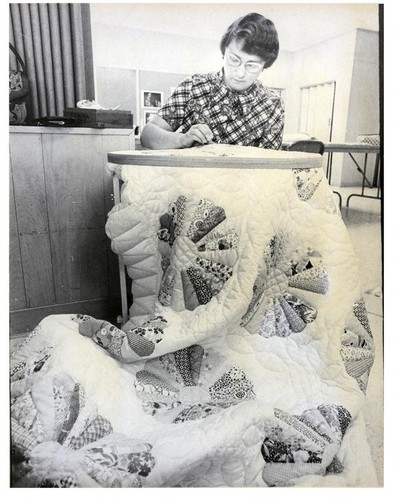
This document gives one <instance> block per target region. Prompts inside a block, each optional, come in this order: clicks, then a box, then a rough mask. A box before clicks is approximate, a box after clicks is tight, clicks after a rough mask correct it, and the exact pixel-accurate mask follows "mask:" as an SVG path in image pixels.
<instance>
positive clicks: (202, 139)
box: [182, 123, 214, 148]
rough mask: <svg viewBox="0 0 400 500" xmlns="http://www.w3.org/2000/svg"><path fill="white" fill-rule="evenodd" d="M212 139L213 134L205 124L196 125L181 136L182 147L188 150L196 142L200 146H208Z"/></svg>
mask: <svg viewBox="0 0 400 500" xmlns="http://www.w3.org/2000/svg"><path fill="white" fill-rule="evenodd" d="M213 137H214V134H213V133H212V132H211V129H210V127H209V126H208V125H207V124H205V123H196V125H192V126H191V127H190V129H189V130H188V131H187V132H186V133H185V134H182V147H183V148H190V147H192V146H193V144H194V143H196V142H197V143H199V144H200V145H204V144H208V143H209V142H211V141H212V139H213Z"/></svg>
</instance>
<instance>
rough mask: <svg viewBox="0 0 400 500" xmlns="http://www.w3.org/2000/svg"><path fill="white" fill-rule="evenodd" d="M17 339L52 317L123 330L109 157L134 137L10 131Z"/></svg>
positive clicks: (85, 131)
mask: <svg viewBox="0 0 400 500" xmlns="http://www.w3.org/2000/svg"><path fill="white" fill-rule="evenodd" d="M9 146H10V254H9V257H10V273H9V274H10V276H9V278H10V279H9V283H10V332H11V335H18V334H20V333H21V334H22V333H26V332H29V331H31V330H32V329H33V328H34V327H35V326H36V325H37V323H38V322H39V321H40V320H41V319H42V318H44V317H45V316H47V315H49V314H59V313H61V314H63V313H83V314H89V315H91V316H95V317H97V318H101V319H107V320H109V321H112V322H113V323H115V322H116V318H117V316H118V314H120V312H121V311H120V307H121V306H120V289H119V274H118V258H117V256H116V255H115V254H114V253H113V252H112V251H111V248H110V242H109V240H108V238H107V236H106V234H105V223H106V218H107V213H108V212H109V211H110V210H111V208H112V206H113V203H114V202H113V191H112V178H111V176H110V175H109V174H108V172H107V169H106V165H107V153H108V152H110V151H120V150H131V149H134V147H135V141H134V134H133V130H131V129H89V128H68V129H67V128H50V127H10V143H9Z"/></svg>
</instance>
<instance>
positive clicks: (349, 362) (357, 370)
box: [340, 298, 375, 394]
mask: <svg viewBox="0 0 400 500" xmlns="http://www.w3.org/2000/svg"><path fill="white" fill-rule="evenodd" d="M341 344H342V346H341V349H340V354H341V356H342V359H343V362H344V366H345V368H346V371H347V373H348V374H349V375H350V376H351V377H354V378H355V379H356V380H357V383H358V385H359V387H360V389H361V391H362V392H363V393H364V394H365V393H366V391H367V385H368V379H369V374H370V372H371V368H372V366H373V364H374V361H375V346H374V338H373V335H372V331H371V327H370V324H369V320H368V312H367V309H366V307H365V302H364V299H363V298H360V299H359V300H357V301H356V302H355V303H354V304H353V308H352V311H351V312H350V313H349V314H348V316H347V318H346V324H345V328H344V329H343V332H342V335H341Z"/></svg>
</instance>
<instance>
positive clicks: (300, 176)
mask: <svg viewBox="0 0 400 500" xmlns="http://www.w3.org/2000/svg"><path fill="white" fill-rule="evenodd" d="M293 175H294V186H295V188H296V191H297V194H298V196H299V198H300V200H302V201H308V200H310V199H311V198H312V196H313V194H314V193H315V191H316V190H317V188H318V186H319V185H320V183H321V181H322V175H323V174H322V171H320V170H319V169H317V168H302V169H294V170H293Z"/></svg>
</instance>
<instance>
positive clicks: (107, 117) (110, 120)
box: [64, 108, 133, 129]
mask: <svg viewBox="0 0 400 500" xmlns="http://www.w3.org/2000/svg"><path fill="white" fill-rule="evenodd" d="M64 115H65V116H66V117H69V118H74V119H75V127H94V128H132V129H133V114H132V113H131V112H130V111H125V110H120V109H119V110H111V109H90V108H66V109H65V110H64Z"/></svg>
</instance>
